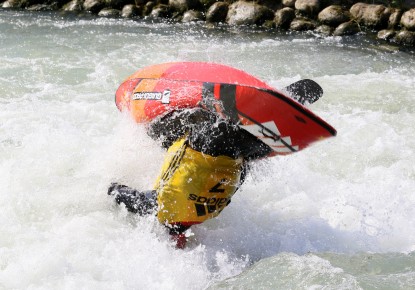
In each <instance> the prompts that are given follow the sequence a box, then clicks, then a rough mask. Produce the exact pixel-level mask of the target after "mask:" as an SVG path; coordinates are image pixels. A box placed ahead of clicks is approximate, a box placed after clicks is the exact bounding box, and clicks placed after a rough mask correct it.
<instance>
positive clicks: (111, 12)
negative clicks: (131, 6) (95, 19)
mask: <svg viewBox="0 0 415 290" xmlns="http://www.w3.org/2000/svg"><path fill="white" fill-rule="evenodd" d="M120 14H121V11H120V10H118V9H113V8H103V9H101V11H99V12H98V16H101V17H119V16H120Z"/></svg>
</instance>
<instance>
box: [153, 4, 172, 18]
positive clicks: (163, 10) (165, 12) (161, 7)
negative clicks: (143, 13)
mask: <svg viewBox="0 0 415 290" xmlns="http://www.w3.org/2000/svg"><path fill="white" fill-rule="evenodd" d="M171 14H172V13H171V8H170V6H169V5H166V4H158V5H157V6H155V7H154V8H153V10H152V11H151V13H150V16H151V17H153V18H170V16H171Z"/></svg>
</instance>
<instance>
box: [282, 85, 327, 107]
mask: <svg viewBox="0 0 415 290" xmlns="http://www.w3.org/2000/svg"><path fill="white" fill-rule="evenodd" d="M284 90H285V91H287V92H288V93H289V94H290V95H291V96H292V98H293V99H295V100H296V101H297V102H299V103H300V104H302V105H305V104H306V103H308V104H312V103H314V102H316V101H317V100H318V99H320V98H321V97H322V96H323V89H322V88H321V87H320V85H319V84H318V83H316V82H315V81H313V80H310V79H304V80H300V81H298V82H295V83H292V84H291V85H289V86H288V87H286V88H285V89H284Z"/></svg>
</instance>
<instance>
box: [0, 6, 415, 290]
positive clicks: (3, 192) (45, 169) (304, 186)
mask: <svg viewBox="0 0 415 290" xmlns="http://www.w3.org/2000/svg"><path fill="white" fill-rule="evenodd" d="M0 42H1V45H0V176H1V178H0V289H206V288H208V289H385V290H386V289H388V290H389V289H413V287H414V285H415V231H414V229H415V210H414V208H415V192H414V189H415V167H414V164H415V154H414V153H415V152H414V149H415V134H414V133H415V105H414V102H415V99H414V96H415V59H414V55H413V54H411V53H408V52H402V51H390V50H389V49H383V48H379V47H378V46H376V44H375V43H373V42H372V41H370V40H369V39H368V38H366V37H364V36H362V35H358V36H354V37H350V38H343V39H342V38H336V37H330V38H320V37H317V36H315V35H312V34H290V33H276V32H268V31H264V30H260V29H253V28H227V27H221V26H219V27H215V28H209V27H206V26H204V25H202V24H174V23H173V24H169V23H152V22H151V21H144V20H142V21H132V20H125V19H106V18H95V17H89V16H85V17H80V18H77V17H72V16H70V15H60V14H59V13H29V12H19V11H12V10H0ZM170 61H210V62H218V63H223V64H226V65H230V66H233V67H236V68H239V69H242V70H245V71H247V72H249V73H251V74H253V75H255V76H257V77H258V78H260V79H262V80H264V81H266V82H267V83H269V84H270V85H272V86H274V87H277V88H282V87H284V86H286V85H288V84H290V83H292V82H294V81H297V80H299V79H301V78H312V79H313V80H315V81H317V82H318V83H319V84H320V85H321V86H322V87H323V89H324V92H325V93H324V96H323V97H322V98H321V99H320V100H319V101H318V102H316V103H315V104H313V105H311V107H310V109H311V110H312V111H314V112H315V113H316V114H318V115H319V116H321V117H322V118H323V119H325V120H326V121H328V122H329V123H330V124H331V125H333V126H334V127H335V128H336V129H337V131H338V135H337V137H335V138H331V139H329V140H325V141H322V142H320V143H316V144H314V145H313V146H311V147H310V148H307V149H306V150H303V151H301V152H299V153H296V154H293V155H289V156H284V157H274V158H272V159H268V160H265V161H261V162H257V163H256V164H255V165H254V166H253V170H252V171H251V172H250V174H249V175H248V178H247V181H246V183H244V184H243V186H242V187H241V189H240V191H239V192H238V193H237V194H236V195H235V197H234V198H233V200H232V203H231V204H230V205H229V207H227V208H226V209H225V210H224V211H223V213H222V214H221V215H220V216H219V217H218V218H216V219H213V220H210V221H208V222H206V223H204V224H202V225H199V226H195V227H193V228H192V230H191V232H190V233H189V243H188V247H187V248H186V249H185V250H177V249H175V248H174V245H173V244H172V242H171V241H170V239H169V237H168V234H167V233H166V231H165V229H164V228H163V227H162V226H160V225H159V224H158V222H157V221H156V219H155V218H154V217H151V216H150V217H137V216H133V215H131V214H128V213H127V211H126V210H125V209H124V208H122V207H118V206H116V205H115V204H114V202H113V200H111V198H109V197H108V196H107V195H106V190H107V187H108V185H109V184H110V183H111V182H113V181H118V182H122V183H125V184H128V185H130V186H133V187H136V188H140V189H148V188H150V187H151V186H152V184H153V182H154V179H155V177H156V176H157V174H158V171H159V168H160V166H161V163H162V161H163V156H164V152H163V151H162V149H160V148H159V146H158V144H156V143H155V142H154V141H152V140H150V138H149V137H148V136H147V135H146V134H145V132H144V130H143V128H142V127H140V126H138V125H136V124H134V122H133V121H132V120H131V119H130V118H129V117H128V116H126V115H123V114H121V113H120V112H119V111H118V110H117V109H116V107H115V104H114V94H115V91H116V89H117V87H118V85H119V84H120V83H121V82H122V81H123V80H124V79H125V78H126V77H127V76H129V75H130V74H132V73H133V72H134V71H136V70H137V69H139V68H141V67H144V66H147V65H151V64H156V63H161V62H170Z"/></svg>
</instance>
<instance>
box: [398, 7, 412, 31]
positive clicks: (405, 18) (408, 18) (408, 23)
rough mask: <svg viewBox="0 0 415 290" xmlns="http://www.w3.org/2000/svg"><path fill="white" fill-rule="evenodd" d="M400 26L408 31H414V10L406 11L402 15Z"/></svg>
mask: <svg viewBox="0 0 415 290" xmlns="http://www.w3.org/2000/svg"><path fill="white" fill-rule="evenodd" d="M401 25H402V26H403V27H405V28H406V29H408V30H411V31H414V30H415V8H413V9H410V10H408V11H406V12H405V13H404V14H403V15H402V18H401Z"/></svg>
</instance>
